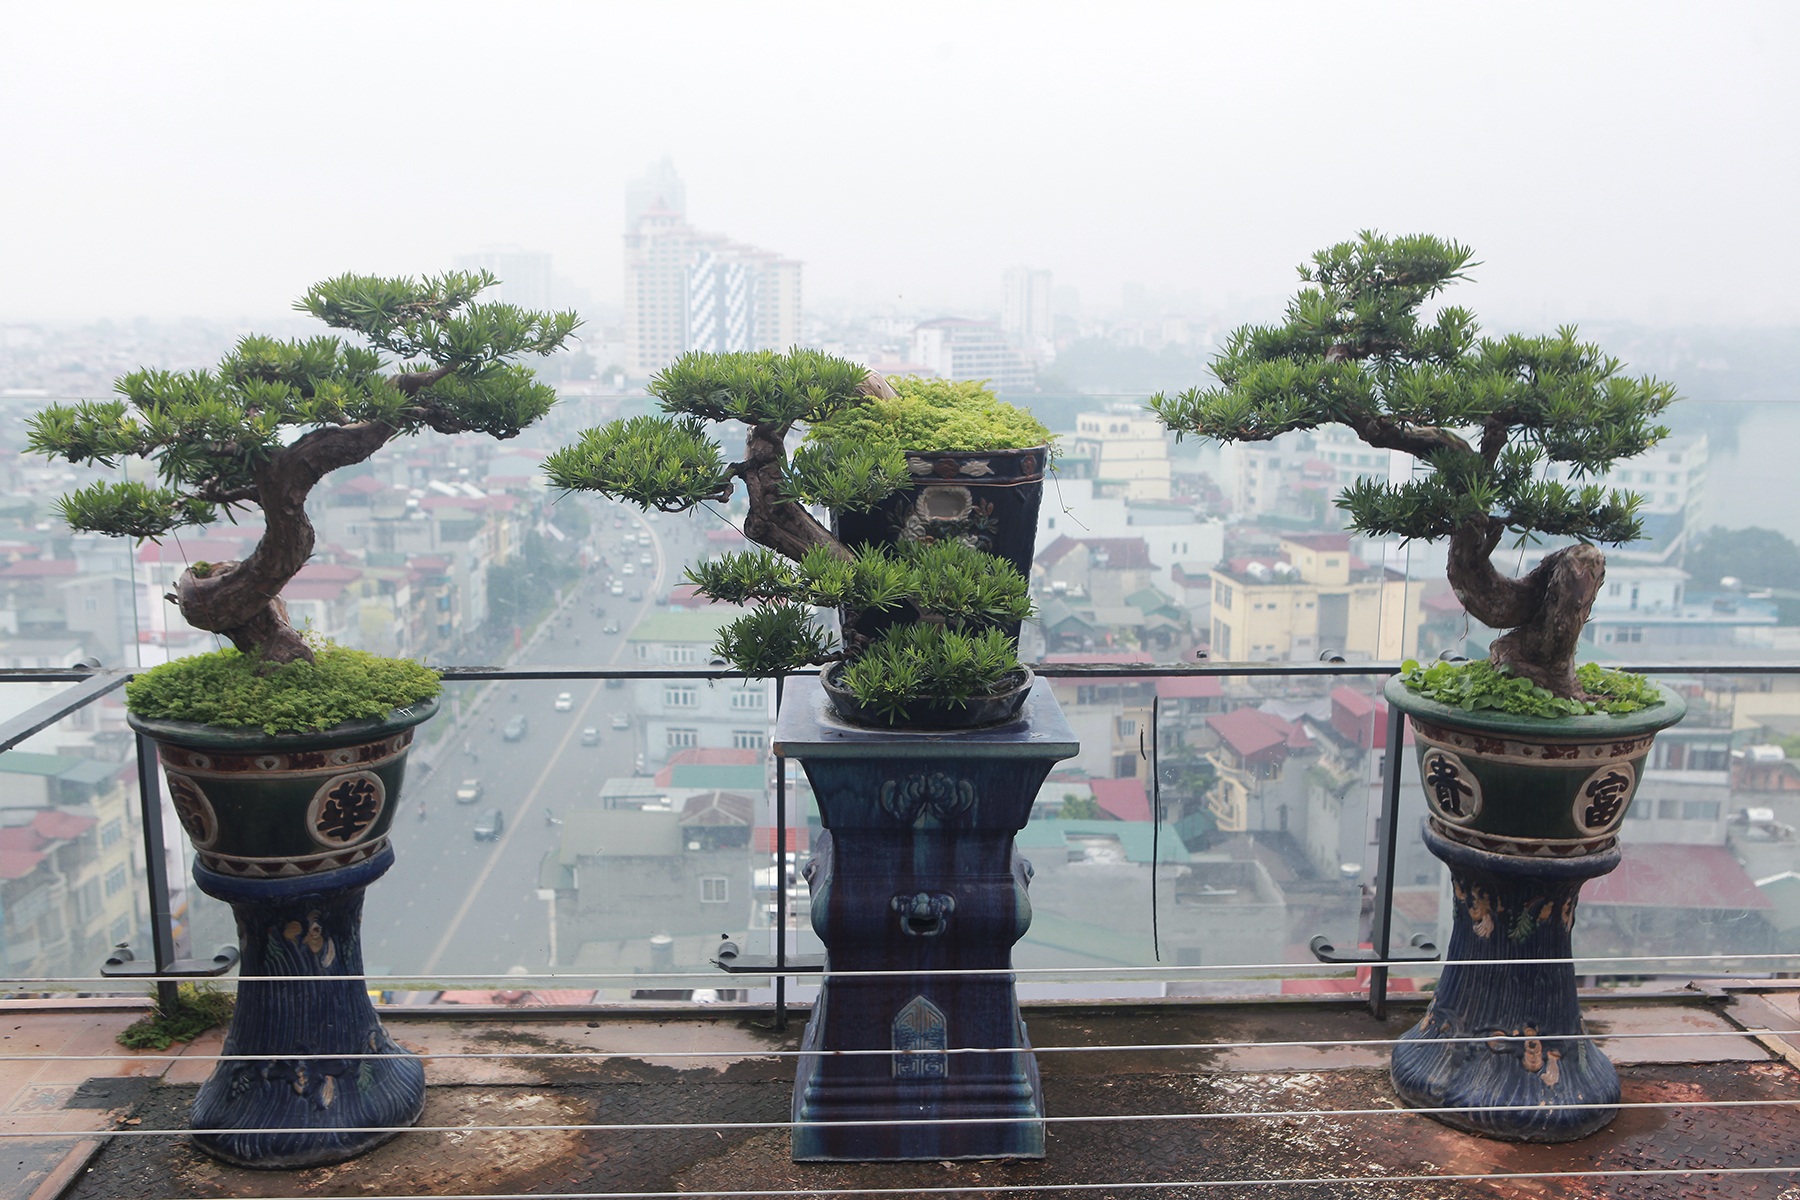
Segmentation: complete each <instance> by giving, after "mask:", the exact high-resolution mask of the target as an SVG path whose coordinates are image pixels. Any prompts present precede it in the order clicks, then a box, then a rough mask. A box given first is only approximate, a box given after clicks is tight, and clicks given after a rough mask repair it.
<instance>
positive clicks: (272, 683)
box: [125, 644, 443, 734]
mask: <svg viewBox="0 0 1800 1200" xmlns="http://www.w3.org/2000/svg"><path fill="white" fill-rule="evenodd" d="M314 655H315V659H314V661H313V662H310V663H309V662H305V661H297V662H291V663H285V664H283V665H281V666H278V667H275V668H273V669H269V668H268V666H267V664H266V663H264V662H263V661H262V660H261V659H259V658H256V657H254V656H251V655H246V654H241V653H239V652H238V651H237V650H232V649H225V650H218V651H214V652H213V653H211V654H197V655H194V656H193V657H191V658H182V659H177V660H176V661H174V662H171V663H164V664H163V665H161V666H158V667H152V668H151V669H150V670H148V671H145V672H144V673H143V674H141V675H138V676H137V677H135V678H133V679H132V680H131V681H130V682H128V683H127V684H126V685H125V704H126V707H127V708H129V709H130V710H131V711H132V712H133V713H135V714H136V715H138V716H140V717H148V718H152V719H157V720H166V721H196V722H199V723H201V724H205V725H218V726H222V727H226V728H250V727H260V728H261V729H262V731H263V732H264V733H267V734H279V733H312V732H317V731H318V730H321V729H330V728H331V727H332V726H334V725H340V724H342V723H343V722H345V721H356V720H371V721H374V720H382V719H384V718H386V717H387V716H388V714H389V713H392V712H393V711H394V710H395V709H397V708H405V707H406V706H408V705H411V704H417V703H419V702H421V701H424V700H429V699H431V698H432V697H434V696H436V695H437V694H438V692H439V691H441V690H442V688H443V681H442V680H441V679H439V678H438V675H437V672H435V671H433V670H431V669H430V668H429V667H426V666H422V665H421V664H419V663H416V662H412V661H411V660H409V659H404V658H382V657H380V656H379V655H375V654H369V653H367V652H366V651H362V650H351V649H349V648H347V647H344V646H337V645H330V644H327V645H323V646H318V647H315V649H314Z"/></svg>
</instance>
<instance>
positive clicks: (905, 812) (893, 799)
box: [881, 771, 975, 825]
mask: <svg viewBox="0 0 1800 1200" xmlns="http://www.w3.org/2000/svg"><path fill="white" fill-rule="evenodd" d="M881 807H882V809H883V811H885V812H886V813H887V814H888V815H889V816H890V817H893V818H894V819H895V820H896V821H899V822H900V823H901V824H903V825H917V824H919V823H920V822H921V821H923V820H924V819H925V818H927V817H931V818H935V819H936V821H937V823H938V824H940V825H948V824H950V823H951V822H952V820H953V819H954V818H956V817H959V816H962V815H963V814H965V813H967V812H969V811H971V810H972V809H974V807H975V785H974V784H972V783H970V782H969V781H968V780H967V779H958V778H956V777H954V776H951V775H946V774H944V773H943V772H942V771H930V772H921V773H919V774H917V775H908V776H906V777H905V778H903V779H888V780H884V781H883V782H882V785H881Z"/></svg>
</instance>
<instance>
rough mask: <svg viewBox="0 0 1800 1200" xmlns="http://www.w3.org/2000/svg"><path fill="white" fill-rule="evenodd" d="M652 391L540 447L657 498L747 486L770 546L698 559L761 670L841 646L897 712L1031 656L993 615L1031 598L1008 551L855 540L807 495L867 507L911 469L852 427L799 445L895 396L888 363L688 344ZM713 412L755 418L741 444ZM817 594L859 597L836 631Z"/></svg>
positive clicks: (613, 488)
mask: <svg viewBox="0 0 1800 1200" xmlns="http://www.w3.org/2000/svg"><path fill="white" fill-rule="evenodd" d="M650 393H651V395H652V396H654V397H656V399H657V400H658V401H659V402H660V404H661V406H662V409H663V413H664V415H660V416H646V417H635V418H631V419H627V420H619V421H614V422H611V423H610V424H608V425H605V426H602V427H600V428H597V429H590V430H588V431H587V432H586V433H585V434H583V435H582V437H581V439H580V440H579V441H578V442H576V443H575V444H574V445H572V446H569V447H566V448H565V449H562V450H559V451H557V452H556V453H554V454H552V455H550V456H549V457H548V458H547V459H545V462H544V469H545V473H546V475H547V476H548V477H549V479H550V482H551V483H552V484H554V485H556V486H558V487H563V488H569V489H571V490H580V491H592V492H598V493H600V494H601V495H605V496H609V497H611V498H613V499H618V500H625V501H629V502H631V503H634V504H637V505H639V506H640V507H643V508H646V509H648V508H656V509H659V510H661V511H663V512H685V511H687V510H690V509H693V508H696V507H698V506H701V505H705V504H712V503H726V502H728V501H730V500H731V499H732V498H733V496H734V495H735V493H736V490H737V488H738V486H739V485H740V484H741V485H742V486H743V489H744V493H745V499H746V502H747V511H746V514H745V517H744V524H743V532H744V536H745V537H747V538H748V539H749V540H751V541H752V542H755V543H756V544H758V545H759V546H763V547H766V548H767V549H766V550H763V551H755V552H749V553H741V554H728V555H723V556H721V557H719V558H718V559H715V560H710V561H707V562H704V563H700V564H698V565H697V566H695V567H693V568H690V570H689V572H688V578H689V579H690V580H691V581H693V582H694V583H695V584H696V585H697V586H698V588H699V590H700V592H701V593H702V594H703V595H705V596H707V597H709V598H711V599H714V600H721V601H727V602H731V603H746V602H748V603H752V604H754V605H755V608H754V609H753V611H751V612H750V613H749V614H748V615H746V616H744V617H741V618H739V619H738V620H737V621H735V622H733V623H732V624H731V625H729V626H727V627H726V628H725V630H724V631H723V632H722V633H721V635H720V640H719V644H718V647H717V650H718V653H719V654H720V655H721V656H723V657H725V658H726V659H728V660H730V661H731V662H733V663H734V664H736V665H737V666H738V667H739V669H741V670H744V671H748V672H751V673H753V674H774V673H779V672H783V671H791V670H794V669H796V668H799V667H803V666H808V665H819V664H823V663H829V662H837V661H844V662H846V663H847V664H848V666H847V667H846V669H845V672H844V683H845V686H846V687H847V688H848V689H849V690H850V691H851V692H852V693H854V694H855V695H857V696H858V697H859V699H861V700H863V701H864V702H866V703H869V704H872V705H874V706H876V707H877V708H879V709H881V710H882V711H885V712H886V713H888V715H889V719H893V718H894V717H895V716H897V715H898V714H899V712H900V710H901V709H902V708H903V707H904V705H905V704H906V702H907V701H908V700H909V699H923V698H936V699H941V700H945V701H948V702H949V703H951V704H955V705H966V703H967V702H968V700H970V699H972V698H975V697H980V696H985V695H989V694H991V693H992V692H994V691H996V690H998V689H999V685H1000V684H1001V682H1002V681H1003V680H1005V679H1007V678H1008V677H1010V676H1014V675H1016V674H1020V672H1019V662H1018V653H1017V648H1016V646H1015V645H1014V644H1013V642H1012V640H1011V639H1010V638H1007V637H1006V636H1005V635H1004V634H1003V633H1001V632H1000V630H998V629H997V628H995V626H997V625H999V624H1001V623H1004V622H1008V621H1018V620H1022V619H1023V618H1025V617H1027V616H1029V615H1030V610H1031V604H1030V599H1029V595H1028V590H1027V585H1026V583H1025V580H1024V579H1023V577H1021V576H1020V575H1019V573H1018V571H1016V570H1015V569H1014V568H1013V567H1012V565H1011V564H1010V563H1007V562H1005V561H1003V560H1001V559H999V558H996V557H995V556H993V555H991V554H987V553H984V552H982V551H979V550H975V549H972V548H970V547H968V546H966V545H962V544H960V543H956V542H950V541H946V542H940V543H936V544H921V545H909V546H901V547H899V548H897V549H887V548H882V547H868V548H864V549H861V550H857V549H853V548H852V547H850V546H848V545H846V544H845V543H844V542H843V541H842V540H841V539H839V538H838V537H837V536H836V535H835V534H833V532H832V531H831V530H830V529H828V528H827V527H826V526H825V525H823V524H822V523H820V522H819V521H818V520H817V519H816V518H815V517H814V516H813V515H812V514H811V513H810V512H808V511H807V508H806V505H807V504H808V503H812V504H817V505H821V506H824V507H828V508H833V509H838V510H841V511H843V510H849V511H854V510H864V509H868V508H871V507H873V506H874V505H876V504H878V503H880V502H881V501H882V500H883V499H885V498H887V497H888V496H891V495H893V494H895V493H896V492H899V491H901V490H903V489H906V488H909V487H911V486H912V481H911V478H910V475H909V473H908V469H907V464H906V456H905V453H904V452H903V451H902V450H901V448H900V447H899V445H898V444H897V443H894V444H884V445H878V444H873V443H872V442H871V441H869V440H865V439H859V438H854V437H849V438H841V439H834V440H831V441H829V442H823V443H809V444H807V445H803V446H800V447H798V448H797V449H796V450H795V451H794V453H793V455H792V456H791V457H790V456H789V454H788V450H787V441H788V438H789V436H790V434H792V433H794V431H795V427H796V426H799V425H808V426H816V425H818V424H819V423H820V422H823V421H825V420H827V419H828V418H830V417H832V416H833V415H836V414H840V413H844V412H846V411H848V410H852V409H855V408H856V407H858V406H861V405H863V404H865V403H867V402H868V401H869V400H870V398H872V397H881V398H886V399H893V398H894V397H895V393H894V391H893V389H892V388H891V387H889V386H888V384H887V381H886V380H884V379H883V378H882V377H881V376H880V375H877V374H872V373H871V372H869V371H868V370H866V369H865V368H863V367H861V366H858V365H857V364H855V363H852V362H848V361H846V360H844V359H839V358H834V357H832V356H830V355H827V354H822V353H819V352H817V351H811V350H798V349H796V350H792V351H789V352H787V353H785V354H778V353H774V352H771V351H746V352H736V353H725V354H716V353H692V354H687V355H684V356H683V357H681V358H679V359H677V360H676V361H675V362H674V363H672V364H670V365H669V367H668V368H667V369H665V370H664V371H662V372H661V373H660V374H659V375H657V376H656V377H655V378H654V379H653V380H652V381H651V383H650ZM708 422H735V423H738V424H741V425H743V426H745V433H744V452H743V456H742V458H740V459H738V460H737V461H735V462H728V461H727V460H726V458H725V456H724V452H723V451H722V449H721V448H720V446H719V444H718V443H717V442H716V441H714V440H713V438H712V436H711V434H710V433H709V431H708V428H707V423H708ZM769 551H773V552H774V553H769ZM816 607H829V608H838V609H839V610H840V611H841V612H843V613H845V614H846V615H847V617H848V619H847V620H846V621H845V622H844V628H845V630H846V634H845V642H844V645H843V646H842V647H841V648H840V647H839V646H838V645H837V643H836V641H835V639H834V638H832V637H831V635H830V634H829V633H827V632H826V630H825V629H824V628H823V627H821V626H820V625H819V624H817V622H816V621H814V619H813V617H812V610H813V609H814V608H816ZM866 612H890V613H899V614H901V615H902V616H910V617H912V618H914V623H913V624H905V623H902V624H898V625H890V626H889V627H887V628H885V629H882V630H880V631H879V632H877V633H872V634H865V633H863V632H861V631H860V630H859V629H858V622H857V621H856V615H859V614H862V613H866Z"/></svg>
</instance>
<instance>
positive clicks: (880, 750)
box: [775, 675, 1081, 761]
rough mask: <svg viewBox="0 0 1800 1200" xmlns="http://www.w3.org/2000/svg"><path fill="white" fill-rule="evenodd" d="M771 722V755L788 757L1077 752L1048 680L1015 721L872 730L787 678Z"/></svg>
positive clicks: (809, 684)
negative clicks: (959, 727)
mask: <svg viewBox="0 0 1800 1200" xmlns="http://www.w3.org/2000/svg"><path fill="white" fill-rule="evenodd" d="M784 691H785V693H786V694H785V695H784V696H783V698H782V702H781V712H780V714H779V715H777V717H776V718H775V753H777V754H780V755H783V756H784V757H787V758H861V757H864V756H869V757H876V756H878V757H881V758H939V757H942V756H943V754H944V752H945V751H946V750H947V749H950V748H952V747H954V749H955V752H956V753H957V754H958V755H959V756H966V757H968V758H1021V759H1025V758H1029V759H1037V760H1039V761H1042V760H1043V759H1045V758H1051V759H1055V760H1061V759H1065V758H1074V757H1075V756H1076V755H1077V754H1079V753H1080V752H1081V743H1080V742H1079V741H1077V740H1076V738H1075V731H1074V730H1072V729H1070V728H1069V722H1068V721H1067V720H1065V719H1064V717H1063V712H1062V705H1060V704H1058V703H1057V702H1056V697H1055V695H1053V694H1052V693H1051V691H1050V681H1049V680H1047V679H1036V680H1033V681H1032V684H1031V694H1030V695H1029V696H1028V697H1026V700H1025V707H1024V708H1022V709H1020V710H1019V716H1018V719H1017V720H1014V721H1008V722H1007V723H1006V724H1004V725H989V726H987V727H986V728H983V729H969V730H954V729H952V730H943V729H938V730H928V731H922V732H914V731H911V730H891V729H871V728H869V727H867V726H863V725H851V724H848V723H847V722H845V721H844V719H843V718H841V717H839V716H838V715H837V714H836V713H835V712H834V711H832V708H831V705H830V702H829V701H827V700H826V698H825V689H824V688H822V687H820V686H819V680H818V678H817V677H816V676H810V675H809V676H804V677H802V678H798V679H790V680H789V681H788V683H787V687H786V688H785V689H784Z"/></svg>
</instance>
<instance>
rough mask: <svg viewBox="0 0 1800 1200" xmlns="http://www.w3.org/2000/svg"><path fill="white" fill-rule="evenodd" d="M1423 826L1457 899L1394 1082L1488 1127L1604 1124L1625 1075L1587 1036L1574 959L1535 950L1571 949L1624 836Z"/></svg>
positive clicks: (1414, 1096)
mask: <svg viewBox="0 0 1800 1200" xmlns="http://www.w3.org/2000/svg"><path fill="white" fill-rule="evenodd" d="M1424 836H1425V845H1426V848H1427V849H1429V850H1430V851H1431V852H1432V853H1433V854H1435V855H1437V857H1439V858H1441V859H1443V860H1444V862H1445V863H1447V864H1448V865H1449V867H1450V878H1451V881H1452V887H1453V889H1454V903H1455V909H1456V911H1455V916H1454V919H1453V922H1452V926H1451V934H1450V948H1449V952H1448V954H1447V956H1446V960H1447V961H1446V966H1445V967H1444V972H1443V975H1442V976H1441V977H1440V978H1439V980H1438V987H1437V993H1436V995H1435V996H1434V997H1433V998H1432V1002H1431V1008H1430V1009H1429V1010H1428V1011H1427V1012H1426V1014H1425V1017H1424V1019H1423V1020H1421V1021H1420V1022H1419V1023H1418V1024H1417V1025H1415V1026H1414V1027H1413V1028H1412V1029H1410V1030H1408V1031H1407V1032H1406V1033H1405V1034H1404V1035H1402V1037H1401V1040H1400V1042H1399V1044H1398V1045H1396V1046H1395V1047H1394V1055H1393V1068H1392V1074H1393V1081H1394V1090H1395V1091H1396V1092H1398V1093H1399V1095H1400V1098H1401V1099H1402V1100H1404V1101H1405V1102H1406V1103H1408V1104H1410V1105H1412V1106H1414V1107H1415V1108H1443V1109H1450V1110H1455V1111H1446V1112H1433V1113H1430V1114H1429V1115H1430V1116H1431V1117H1433V1118H1434V1119H1436V1120H1438V1121H1441V1122H1443V1123H1444V1124H1446V1125H1450V1126H1453V1127H1455V1128H1457V1129H1462V1130H1466V1131H1467V1132H1469V1133H1478V1134H1481V1135H1482V1136H1484V1137H1492V1138H1502V1139H1505V1140H1508V1141H1519V1142H1566V1141H1573V1140H1574V1139H1576V1138H1581V1137H1586V1136H1587V1135H1588V1134H1590V1133H1593V1132H1594V1131H1596V1130H1598V1129H1600V1128H1602V1127H1603V1126H1605V1125H1606V1124H1607V1123H1608V1122H1610V1121H1611V1120H1612V1119H1613V1117H1614V1115H1615V1114H1616V1112H1617V1110H1616V1109H1615V1108H1612V1107H1610V1106H1611V1105H1615V1104H1617V1103H1618V1102H1619V1076H1618V1073H1617V1072H1616V1071H1614V1069H1613V1065H1612V1063H1611V1061H1610V1060H1608V1059H1607V1057H1606V1055H1604V1054H1602V1053H1601V1052H1600V1051H1599V1049H1598V1048H1597V1047H1596V1046H1595V1045H1594V1043H1593V1042H1592V1041H1590V1040H1589V1039H1587V1038H1586V1037H1585V1036H1583V1035H1584V1034H1585V1032H1586V1031H1585V1028H1584V1026H1583V1024H1582V1019H1581V1007H1580V1004H1579V1003H1578V1002H1577V999H1576V995H1575V968H1574V966H1573V964H1572V963H1570V962H1568V961H1561V962H1543V961H1524V960H1542V959H1563V960H1567V959H1568V957H1569V952H1570V931H1571V929H1572V928H1573V926H1574V922H1575V902H1576V897H1577V895H1578V894H1579V892H1580V891H1581V885H1582V884H1584V883H1586V882H1587V881H1588V880H1589V879H1593V878H1596V877H1597V876H1600V875H1604V874H1606V873H1607V872H1608V871H1611V870H1612V869H1613V868H1614V867H1616V866H1618V865H1619V851H1618V849H1617V847H1616V846H1615V847H1613V848H1612V849H1609V850H1605V851H1602V852H1601V853H1598V854H1586V855H1581V856H1579V857H1574V858H1565V859H1557V858H1538V857H1524V856H1519V855H1511V854H1490V853H1488V852H1486V851H1483V850H1477V849H1475V848H1473V847H1471V846H1465V845H1462V844H1461V843H1458V842H1453V841H1450V840H1449V839H1447V838H1445V837H1443V836H1442V835H1440V834H1439V833H1438V832H1437V831H1436V830H1434V829H1433V828H1431V825H1430V823H1429V821H1428V822H1427V824H1426V828H1425V832H1424ZM1470 960H1500V961H1491V965H1472V964H1471V963H1470ZM1505 960H1521V961H1505ZM1462 1039H1468V1040H1462Z"/></svg>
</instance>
